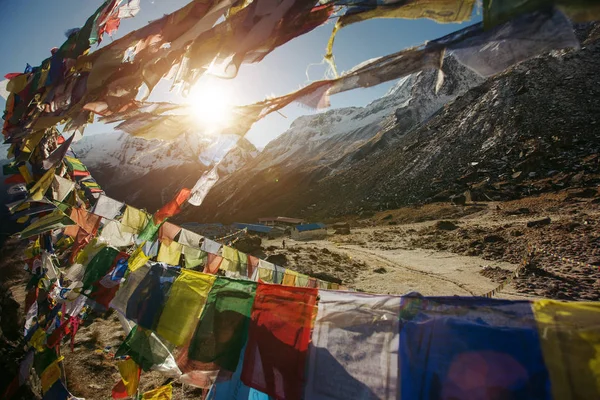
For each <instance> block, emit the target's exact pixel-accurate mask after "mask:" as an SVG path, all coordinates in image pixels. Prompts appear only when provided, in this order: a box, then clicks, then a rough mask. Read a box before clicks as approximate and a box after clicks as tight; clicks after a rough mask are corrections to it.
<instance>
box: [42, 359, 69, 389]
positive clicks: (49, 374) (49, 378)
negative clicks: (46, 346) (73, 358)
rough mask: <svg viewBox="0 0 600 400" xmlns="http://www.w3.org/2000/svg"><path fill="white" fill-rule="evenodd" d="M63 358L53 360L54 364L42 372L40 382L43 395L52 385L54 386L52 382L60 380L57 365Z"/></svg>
mask: <svg viewBox="0 0 600 400" xmlns="http://www.w3.org/2000/svg"><path fill="white" fill-rule="evenodd" d="M63 358H64V357H60V358H58V359H56V360H54V362H52V364H50V365H48V366H47V367H46V369H45V370H44V372H42V376H40V380H41V381H42V392H43V393H46V392H47V391H48V390H49V389H50V388H51V387H52V385H54V382H56V381H57V380H59V379H60V367H59V366H58V363H59V362H61V361H62V360H63Z"/></svg>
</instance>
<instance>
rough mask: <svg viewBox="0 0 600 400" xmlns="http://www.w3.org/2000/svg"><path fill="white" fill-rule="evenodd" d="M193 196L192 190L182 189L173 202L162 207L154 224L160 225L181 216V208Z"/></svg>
mask: <svg viewBox="0 0 600 400" xmlns="http://www.w3.org/2000/svg"><path fill="white" fill-rule="evenodd" d="M191 194H192V191H191V190H190V189H187V188H183V189H181V190H180V191H179V192H178V193H177V195H175V197H174V198H173V200H171V201H170V202H168V203H167V204H165V205H164V206H162V207H161V209H160V210H158V211H157V212H156V213H155V214H154V222H155V223H157V224H159V223H161V222H163V221H164V220H165V219H167V218H170V217H172V216H174V215H177V214H179V213H180V212H181V206H182V205H183V204H184V203H185V202H186V201H187V200H188V199H189V198H190V195H191Z"/></svg>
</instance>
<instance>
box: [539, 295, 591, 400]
mask: <svg viewBox="0 0 600 400" xmlns="http://www.w3.org/2000/svg"><path fill="white" fill-rule="evenodd" d="M532 308H533V313H534V315H535V319H536V321H537V323H538V332H539V336H540V343H541V347H542V352H543V355H544V362H545V364H546V368H547V369H548V373H549V374H550V380H551V381H552V394H553V397H554V398H555V399H575V398H578V399H598V398H600V333H598V327H599V326H600V322H599V321H600V304H599V303H592V302H577V303H575V302H572V303H564V302H560V301H554V300H539V301H535V302H533V304H532Z"/></svg>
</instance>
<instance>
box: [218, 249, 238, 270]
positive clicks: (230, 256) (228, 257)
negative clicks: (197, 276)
mask: <svg viewBox="0 0 600 400" xmlns="http://www.w3.org/2000/svg"><path fill="white" fill-rule="evenodd" d="M222 256H223V262H221V266H220V267H219V269H222V270H223V271H230V272H238V271H239V270H240V257H239V254H238V251H237V249H234V248H233V247H229V246H223V253H222Z"/></svg>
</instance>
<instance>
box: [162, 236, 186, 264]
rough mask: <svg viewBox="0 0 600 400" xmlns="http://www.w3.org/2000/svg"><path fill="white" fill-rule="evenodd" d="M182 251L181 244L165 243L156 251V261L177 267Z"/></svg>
mask: <svg viewBox="0 0 600 400" xmlns="http://www.w3.org/2000/svg"><path fill="white" fill-rule="evenodd" d="M182 250H183V246H182V245H181V243H177V242H171V243H170V244H168V245H167V244H165V243H161V244H160V248H159V250H158V257H156V261H158V262H163V263H165V264H169V265H175V266H177V265H179V260H180V258H181V251H182Z"/></svg>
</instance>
